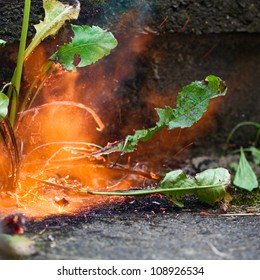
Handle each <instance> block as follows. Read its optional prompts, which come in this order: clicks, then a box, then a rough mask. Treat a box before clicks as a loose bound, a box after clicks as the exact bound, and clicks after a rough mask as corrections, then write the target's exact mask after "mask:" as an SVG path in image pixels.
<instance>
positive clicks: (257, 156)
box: [249, 146, 260, 165]
mask: <svg viewBox="0 0 260 280" xmlns="http://www.w3.org/2000/svg"><path fill="white" fill-rule="evenodd" d="M249 151H250V152H251V154H252V156H253V160H254V163H255V164H257V165H260V149H257V148H256V147H253V146H252V147H250V148H249Z"/></svg>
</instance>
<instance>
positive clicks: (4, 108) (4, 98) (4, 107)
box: [0, 91, 9, 121]
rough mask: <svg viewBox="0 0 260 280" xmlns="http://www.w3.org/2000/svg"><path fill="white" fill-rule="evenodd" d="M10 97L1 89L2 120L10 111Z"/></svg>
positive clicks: (0, 110) (0, 119)
mask: <svg viewBox="0 0 260 280" xmlns="http://www.w3.org/2000/svg"><path fill="white" fill-rule="evenodd" d="M8 105H9V98H8V97H7V96H6V95H5V94H4V93H3V92H2V91H0V121H2V120H3V119H4V118H5V117H6V116H7V113H8Z"/></svg>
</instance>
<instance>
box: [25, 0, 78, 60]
mask: <svg viewBox="0 0 260 280" xmlns="http://www.w3.org/2000/svg"><path fill="white" fill-rule="evenodd" d="M43 8H44V11H45V18H44V20H43V21H41V22H40V23H39V24H36V25H35V26H34V27H35V29H36V34H35V36H34V38H33V39H32V41H31V43H30V45H29V46H28V48H27V49H26V51H25V58H26V57H27V56H28V55H29V54H30V53H31V52H32V51H33V50H34V48H35V47H37V46H38V45H39V44H40V42H41V41H42V40H43V39H45V38H46V37H48V36H51V35H55V34H57V32H58V31H59V29H60V28H61V27H62V26H63V24H64V23H65V21H66V20H72V19H77V18H78V16H79V11H80V2H79V1H77V0H76V1H75V5H73V6H70V5H68V4H63V3H61V2H59V1H57V0H43Z"/></svg>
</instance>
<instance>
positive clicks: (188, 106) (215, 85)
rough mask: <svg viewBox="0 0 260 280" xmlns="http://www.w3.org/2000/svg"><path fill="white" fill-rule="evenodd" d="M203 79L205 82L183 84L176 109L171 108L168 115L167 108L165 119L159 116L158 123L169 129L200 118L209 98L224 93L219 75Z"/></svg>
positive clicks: (224, 89) (191, 122) (180, 126)
mask: <svg viewBox="0 0 260 280" xmlns="http://www.w3.org/2000/svg"><path fill="white" fill-rule="evenodd" d="M205 81H206V83H205V82H199V81H195V82H193V83H191V84H190V85H188V86H185V87H184V88H183V89H182V91H181V92H180V93H179V94H178V96H177V105H176V109H174V110H172V114H171V116H170V117H169V109H168V108H167V111H168V113H167V119H165V118H163V119H161V118H160V120H159V124H160V123H162V122H163V123H164V124H165V125H167V126H168V128H169V129H173V128H185V127H190V126H192V125H193V124H194V123H195V122H197V121H198V120H200V118H201V117H202V115H203V114H204V113H205V112H206V110H207V108H208V105H209V101H210V99H212V98H215V97H217V96H220V95H222V96H223V95H225V93H226V87H225V86H224V83H222V81H221V79H220V78H219V77H215V76H208V77H206V79H205ZM157 112H158V111H157ZM159 116H160V115H159ZM160 117H161V116H160Z"/></svg>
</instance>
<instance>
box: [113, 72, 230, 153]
mask: <svg viewBox="0 0 260 280" xmlns="http://www.w3.org/2000/svg"><path fill="white" fill-rule="evenodd" d="M226 92H227V88H226V86H225V84H224V82H223V81H222V80H221V79H220V78H219V77H216V76H208V77H206V79H205V81H204V82H199V81H196V82H192V83H191V84H190V85H188V86H186V87H184V88H183V89H182V91H181V92H180V93H179V94H178V96H177V105H176V109H172V108H171V107H169V106H166V107H165V108H163V109H161V108H156V112H157V114H158V116H159V121H158V122H157V123H156V125H155V127H152V128H149V129H142V130H136V131H135V133H134V135H128V136H127V137H126V139H125V143H124V145H121V143H120V145H119V146H118V149H119V150H120V151H121V152H128V153H129V152H133V151H134V149H135V147H136V145H137V144H138V142H139V141H143V142H144V141H147V140H149V139H150V138H151V137H152V136H153V135H154V134H155V133H156V132H157V131H159V130H160V129H162V128H163V127H165V126H166V127H168V129H170V130H171V129H174V128H186V127H190V126H192V125H193V124H194V123H196V122H197V121H199V120H200V118H201V117H202V115H203V114H204V113H205V111H206V110H207V107H208V105H209V101H210V99H212V98H215V97H218V96H224V95H225V94H226Z"/></svg>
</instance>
